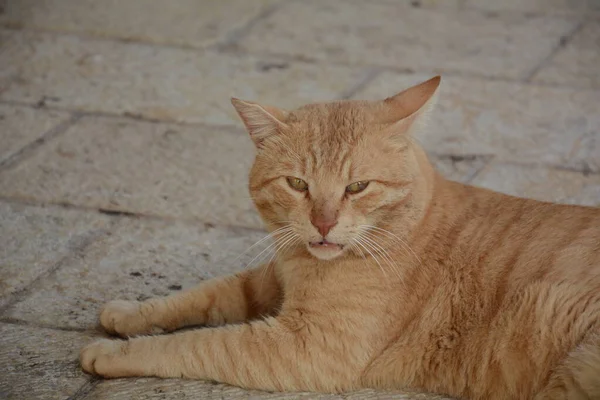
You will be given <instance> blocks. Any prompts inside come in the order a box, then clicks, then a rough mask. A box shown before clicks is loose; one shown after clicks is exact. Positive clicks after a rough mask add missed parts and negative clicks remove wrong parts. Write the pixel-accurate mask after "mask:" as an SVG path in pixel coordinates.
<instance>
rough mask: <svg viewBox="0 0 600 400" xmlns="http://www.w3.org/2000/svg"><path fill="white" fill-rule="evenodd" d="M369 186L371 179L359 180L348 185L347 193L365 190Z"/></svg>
mask: <svg viewBox="0 0 600 400" xmlns="http://www.w3.org/2000/svg"><path fill="white" fill-rule="evenodd" d="M367 186H369V181H358V182H354V183H351V184H349V185H348V186H346V193H349V194H356V193H360V192H362V191H363V190H365V189H366V188H367Z"/></svg>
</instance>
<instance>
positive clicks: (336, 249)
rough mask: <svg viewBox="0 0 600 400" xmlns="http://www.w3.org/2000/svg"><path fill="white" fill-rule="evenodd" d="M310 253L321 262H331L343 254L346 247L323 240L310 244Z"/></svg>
mask: <svg viewBox="0 0 600 400" xmlns="http://www.w3.org/2000/svg"><path fill="white" fill-rule="evenodd" d="M308 251H309V252H310V253H311V254H312V255H313V256H315V257H317V258H319V259H321V260H331V259H333V258H335V257H337V256H339V255H340V254H342V252H343V251H344V245H343V244H339V243H333V242H330V241H328V240H326V239H323V240H321V241H318V242H309V243H308Z"/></svg>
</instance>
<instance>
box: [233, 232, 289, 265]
mask: <svg viewBox="0 0 600 400" xmlns="http://www.w3.org/2000/svg"><path fill="white" fill-rule="evenodd" d="M291 229H293V227H292V226H291V225H288V226H283V227H281V228H279V229H276V230H274V231H273V232H271V233H269V234H267V235H266V236H265V237H263V238H262V239H260V240H258V241H257V242H256V243H254V244H253V245H252V246H250V247H248V248H247V249H246V250H244V251H243V252H242V253H240V254H239V255H238V256H237V257H236V258H235V259H234V260H233V261H231V264H233V263H235V262H236V261H237V260H239V259H240V258H241V257H242V256H243V255H244V254H246V253H248V252H249V251H250V250H252V249H253V248H255V247H256V246H258V245H259V244H261V243H263V242H265V241H266V240H269V239H272V238H273V235H275V234H276V233H283V232H284V231H287V230H291Z"/></svg>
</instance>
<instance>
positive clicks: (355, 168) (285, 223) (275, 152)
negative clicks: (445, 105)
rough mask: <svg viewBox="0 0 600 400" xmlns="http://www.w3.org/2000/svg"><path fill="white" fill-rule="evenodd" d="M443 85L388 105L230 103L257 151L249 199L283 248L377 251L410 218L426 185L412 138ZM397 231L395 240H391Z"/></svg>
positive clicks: (434, 82)
mask: <svg viewBox="0 0 600 400" xmlns="http://www.w3.org/2000/svg"><path fill="white" fill-rule="evenodd" d="M439 83H440V77H435V78H432V79H430V80H428V81H426V82H424V83H421V84H420V85H417V86H414V87H412V88H410V89H407V90H405V91H403V92H401V93H399V94H397V95H396V96H393V97H390V98H387V99H385V100H382V101H374V102H367V101H339V102H331V103H322V104H310V105H307V106H304V107H301V108H299V109H297V110H294V111H285V110H282V109H279V108H276V107H270V106H264V105H259V104H256V103H252V102H246V101H242V100H238V99H232V103H233V105H234V107H235V108H236V110H237V111H238V113H239V115H240V116H241V118H242V120H243V122H244V124H245V125H246V128H247V130H248V132H249V133H250V137H251V138H252V140H253V141H254V143H255V145H256V148H257V155H256V159H255V162H254V165H253V167H252V170H251V172H250V193H251V196H252V199H253V200H254V202H255V204H256V207H257V208H258V210H259V212H260V214H261V216H262V218H263V220H264V221H265V223H266V224H267V226H268V227H269V229H270V230H271V231H273V232H274V234H275V237H276V238H277V239H278V243H279V247H280V249H282V248H290V246H292V245H295V246H296V247H304V248H306V249H307V250H308V252H309V253H310V254H312V255H313V256H315V257H317V258H319V259H322V260H329V259H333V258H335V257H338V256H340V255H342V254H344V253H347V252H351V253H354V254H356V255H360V254H366V255H368V254H369V252H373V251H375V252H379V251H378V247H377V246H379V247H380V248H383V247H385V246H386V244H389V243H391V242H394V241H395V239H394V237H396V239H399V238H398V235H399V234H401V233H400V232H398V226H396V225H398V224H402V223H403V222H402V221H403V220H405V221H404V222H408V220H407V219H410V218H413V219H414V215H415V212H414V211H415V210H414V209H415V208H418V204H416V203H415V196H414V194H415V191H416V190H417V189H418V182H419V181H420V180H422V168H421V165H420V164H421V162H420V160H419V154H418V152H419V149H418V147H417V146H416V145H415V144H414V142H413V141H412V140H411V138H410V133H411V132H413V131H414V130H415V129H419V128H420V127H421V126H422V122H423V120H424V119H425V118H426V114H427V112H428V111H429V110H430V109H431V108H432V106H433V103H434V101H433V99H434V97H435V96H434V94H435V92H436V90H437V88H438V86H439ZM394 232H396V233H394Z"/></svg>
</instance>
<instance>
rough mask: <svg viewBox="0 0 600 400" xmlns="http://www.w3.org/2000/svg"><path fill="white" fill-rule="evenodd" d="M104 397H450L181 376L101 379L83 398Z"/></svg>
mask: <svg viewBox="0 0 600 400" xmlns="http://www.w3.org/2000/svg"><path fill="white" fill-rule="evenodd" d="M105 399H139V400H159V399H160V400H162V399H165V400H166V399H207V400H212V399H248V400H251V399H265V400H276V399H290V400H291V399H307V400H308V399H310V400H313V399H314V400H393V399H394V400H409V399H410V400H450V399H449V398H447V397H444V396H439V395H431V394H424V393H418V392H413V391H405V392H400V391H396V392H383V391H376V390H361V391H358V392H354V393H345V394H343V395H331V394H329V395H326V394H317V393H269V392H261V391H257V390H243V389H240V388H237V387H233V386H229V385H223V384H218V383H208V382H201V381H189V380H180V379H169V380H164V379H151V378H144V379H118V380H111V381H103V382H100V383H99V384H98V385H97V386H96V387H95V388H94V390H92V391H91V392H90V393H89V395H88V396H87V397H86V400H105Z"/></svg>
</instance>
